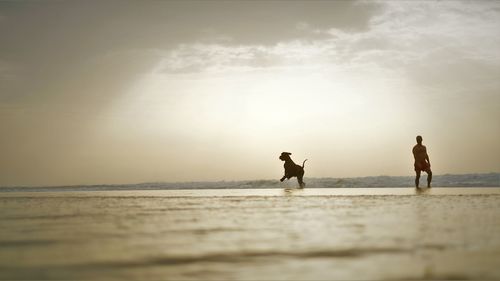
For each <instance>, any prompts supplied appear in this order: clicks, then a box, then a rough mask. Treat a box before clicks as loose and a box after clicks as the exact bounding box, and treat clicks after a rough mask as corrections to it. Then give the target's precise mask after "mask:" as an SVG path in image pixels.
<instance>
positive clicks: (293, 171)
mask: <svg viewBox="0 0 500 281" xmlns="http://www.w3.org/2000/svg"><path fill="white" fill-rule="evenodd" d="M290 155H292V154H291V153H290V152H282V153H281V155H280V157H279V158H280V160H281V161H285V164H284V165H283V166H284V167H285V175H284V176H283V177H282V178H281V179H280V181H284V180H285V179H290V178H292V177H297V181H298V182H299V185H300V188H304V186H305V185H306V183H305V182H304V181H303V180H302V179H303V178H304V164H305V163H306V161H307V159H306V160H304V162H302V167H301V166H299V165H297V164H295V162H293V160H292V158H290Z"/></svg>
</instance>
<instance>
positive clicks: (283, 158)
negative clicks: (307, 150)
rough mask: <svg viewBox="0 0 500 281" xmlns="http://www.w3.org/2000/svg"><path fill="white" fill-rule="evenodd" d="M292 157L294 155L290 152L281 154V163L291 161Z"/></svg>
mask: <svg viewBox="0 0 500 281" xmlns="http://www.w3.org/2000/svg"><path fill="white" fill-rule="evenodd" d="M290 155H292V154H291V153H290V152H281V155H280V160H281V161H286V160H289V159H290Z"/></svg>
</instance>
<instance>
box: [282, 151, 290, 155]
mask: <svg viewBox="0 0 500 281" xmlns="http://www.w3.org/2000/svg"><path fill="white" fill-rule="evenodd" d="M281 155H292V154H291V153H290V152H281Z"/></svg>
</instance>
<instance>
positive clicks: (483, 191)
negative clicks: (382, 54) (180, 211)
mask: <svg viewBox="0 0 500 281" xmlns="http://www.w3.org/2000/svg"><path fill="white" fill-rule="evenodd" d="M410 195H426V196H427V195H430V196H436V195H437V196H440V195H441V196H442V195H458V196H462V195H500V187H432V188H419V189H416V188H414V187H348V188H303V189H301V188H238V189H227V188H221V189H162V190H160V189H159V190H150V189H148V190H140V189H135V190H42V191H1V192H0V198H2V197H13V198H15V197H101V196H102V197H255V196H257V197H269V196H410Z"/></svg>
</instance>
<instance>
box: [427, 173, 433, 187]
mask: <svg viewBox="0 0 500 281" xmlns="http://www.w3.org/2000/svg"><path fill="white" fill-rule="evenodd" d="M431 181H432V171H431V170H428V171H427V187H431Z"/></svg>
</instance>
